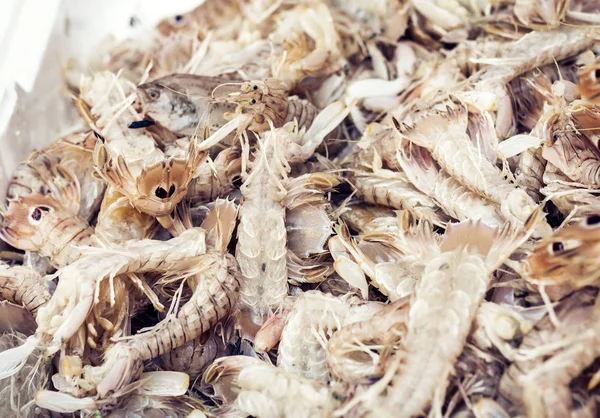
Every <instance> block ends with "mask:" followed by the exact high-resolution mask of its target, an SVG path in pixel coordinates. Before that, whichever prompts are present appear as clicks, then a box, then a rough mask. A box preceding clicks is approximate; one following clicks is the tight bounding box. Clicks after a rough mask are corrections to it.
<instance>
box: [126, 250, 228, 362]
mask: <svg viewBox="0 0 600 418" xmlns="http://www.w3.org/2000/svg"><path fill="white" fill-rule="evenodd" d="M199 264H201V265H202V267H201V268H200V271H201V280H200V281H199V282H198V285H197V287H196V289H195V290H194V293H193V295H192V296H191V298H190V300H189V301H188V302H186V303H185V304H184V305H183V306H182V307H181V310H179V312H177V314H171V316H167V318H166V319H165V320H163V321H161V322H160V323H159V324H158V325H157V326H155V327H154V328H153V329H152V330H151V331H149V332H146V333H141V334H136V335H134V336H133V337H132V338H131V340H129V341H128V342H127V343H125V344H127V345H128V346H129V347H131V348H134V349H135V350H136V351H137V352H138V353H139V355H140V358H141V359H142V360H149V359H152V358H155V357H158V356H159V355H161V354H163V353H167V352H169V351H171V350H173V349H174V348H177V347H180V346H182V345H183V344H185V343H186V342H188V341H191V340H193V339H195V338H197V337H198V336H200V335H201V334H203V333H204V332H206V331H208V330H209V329H211V328H212V327H213V326H214V325H215V324H216V323H217V322H219V321H220V320H221V319H223V318H225V317H226V315H227V314H228V313H229V312H230V310H231V309H232V307H233V306H234V304H235V302H236V293H237V289H238V287H239V281H238V278H237V266H236V264H235V262H234V260H233V257H232V256H225V257H224V256H222V255H221V254H210V253H209V254H207V255H205V256H204V257H202V258H200V260H199ZM119 349H120V348H119ZM115 350H117V348H115Z"/></svg>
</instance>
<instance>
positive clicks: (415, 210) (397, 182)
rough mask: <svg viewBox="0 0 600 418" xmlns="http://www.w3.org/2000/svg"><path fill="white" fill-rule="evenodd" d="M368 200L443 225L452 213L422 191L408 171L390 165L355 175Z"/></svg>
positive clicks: (359, 188)
mask: <svg viewBox="0 0 600 418" xmlns="http://www.w3.org/2000/svg"><path fill="white" fill-rule="evenodd" d="M352 180H353V184H354V186H356V189H357V190H358V192H359V193H360V197H361V198H362V199H363V200H364V201H365V202H367V203H371V204H377V205H382V206H386V207H391V208H394V209H403V210H408V211H410V212H411V213H412V214H413V215H414V216H415V217H417V218H419V219H423V220H428V221H430V222H432V223H434V224H435V225H439V226H443V225H445V224H446V223H447V221H448V217H447V216H446V215H444V213H443V212H442V210H441V209H440V208H439V207H438V205H437V204H436V203H435V201H434V200H433V199H431V198H430V197H429V196H427V195H426V194H424V193H422V192H421V191H419V190H418V189H417V188H416V187H415V186H413V184H412V183H411V182H410V181H409V180H408V178H407V177H406V175H404V174H403V173H399V172H393V171H391V170H386V169H377V170H375V171H374V172H373V173H369V172H364V171H357V172H356V173H355V174H354V177H353V178H352Z"/></svg>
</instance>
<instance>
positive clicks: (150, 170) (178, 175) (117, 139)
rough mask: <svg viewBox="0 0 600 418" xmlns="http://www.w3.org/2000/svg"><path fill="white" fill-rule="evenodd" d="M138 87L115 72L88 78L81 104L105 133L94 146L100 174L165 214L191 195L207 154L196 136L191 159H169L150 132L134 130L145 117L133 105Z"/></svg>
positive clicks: (144, 207)
mask: <svg viewBox="0 0 600 418" xmlns="http://www.w3.org/2000/svg"><path fill="white" fill-rule="evenodd" d="M134 92H135V87H134V86H133V85H131V83H127V82H126V81H125V80H121V79H119V78H117V77H116V76H115V75H113V74H111V73H109V72H103V73H97V74H96V75H95V76H94V77H92V78H84V79H83V81H82V85H81V97H80V103H83V101H85V104H87V105H90V106H91V109H86V107H85V105H82V106H81V109H82V112H83V114H84V117H85V118H86V119H87V120H88V121H90V124H91V125H92V128H93V129H95V130H96V131H99V134H100V135H102V137H103V138H104V143H99V144H98V145H97V146H96V149H95V150H94V166H95V167H96V170H97V172H98V175H99V176H100V177H101V178H102V179H103V180H104V181H105V182H107V183H108V184H109V185H111V186H113V187H114V188H115V189H117V191H119V192H120V193H122V194H123V195H125V196H126V197H127V198H128V199H129V200H130V201H131V202H132V204H133V205H134V207H135V208H136V209H138V210H140V211H141V212H145V213H148V214H150V215H153V216H164V215H166V214H168V213H170V212H171V211H172V210H173V208H174V207H175V205H176V204H177V203H179V201H181V199H183V197H184V196H185V195H186V194H187V187H188V185H189V183H190V182H191V180H192V178H193V177H194V175H195V172H196V171H197V169H198V166H199V165H200V163H201V162H202V160H203V159H204V158H205V157H206V155H207V153H206V152H204V151H201V148H202V146H196V141H195V140H193V141H191V143H190V144H189V146H188V152H187V156H186V158H177V157H170V158H166V155H165V154H164V153H163V152H162V151H161V150H160V149H159V148H158V147H156V144H155V141H154V139H153V138H152V137H151V136H150V134H149V133H148V132H146V131H145V130H144V129H128V126H129V125H130V124H131V123H132V122H135V121H138V120H139V119H140V117H139V115H138V114H137V112H136V111H135V109H134V108H133V106H132V105H131V103H132V102H133V100H134V94H135V93H134ZM142 131H144V132H142ZM219 138H220V137H219ZM207 144H208V143H207V142H205V143H204V146H208V145H207Z"/></svg>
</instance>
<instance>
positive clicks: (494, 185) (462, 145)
mask: <svg viewBox="0 0 600 418" xmlns="http://www.w3.org/2000/svg"><path fill="white" fill-rule="evenodd" d="M448 106H449V107H448V109H447V110H448V113H446V114H444V113H439V112H438V111H436V110H433V109H432V110H430V111H429V115H428V116H425V117H423V118H422V119H420V120H417V121H416V122H415V124H414V125H413V126H412V127H408V126H405V127H401V133H402V134H403V135H406V138H407V139H408V140H410V141H411V142H414V143H415V144H417V145H419V146H422V147H424V148H426V149H427V150H429V151H430V152H431V155H432V156H433V158H434V159H435V160H436V161H437V162H438V163H439V164H440V166H442V168H444V170H446V171H447V172H448V173H449V174H450V175H452V177H454V178H455V179H456V180H458V181H460V182H461V183H462V184H464V185H465V186H467V187H468V188H469V189H471V190H473V191H474V192H476V193H478V194H480V195H481V196H483V197H485V198H487V199H489V200H491V201H492V202H495V203H497V204H498V205H500V208H501V211H502V215H503V216H504V217H505V218H506V219H507V220H510V221H511V222H516V223H521V224H522V223H523V222H524V221H525V220H526V219H527V217H528V216H529V215H530V214H531V213H532V212H533V210H534V209H535V207H536V205H535V202H533V200H532V199H531V198H530V197H529V196H528V195H527V193H525V192H524V191H523V190H521V189H519V188H517V187H516V186H515V185H514V184H512V183H510V182H509V181H508V180H506V178H505V177H504V175H503V174H502V172H501V171H500V170H499V169H498V168H497V167H496V166H494V165H493V164H492V163H491V162H490V161H489V160H487V159H486V158H485V157H484V156H483V155H481V153H480V152H479V151H478V149H477V148H476V147H475V145H474V144H473V143H472V142H471V140H470V138H469V136H468V135H467V134H466V126H467V120H466V117H467V112H466V109H464V108H462V105H460V104H458V103H456V102H455V103H453V104H448ZM450 106H451V107H450ZM461 108H462V110H461ZM450 120H454V122H450ZM426 121H427V122H426ZM441 126H446V127H447V129H445V130H444V129H442V128H441ZM436 127H437V128H436ZM438 129H439V130H438ZM436 130H438V131H437V133H436Z"/></svg>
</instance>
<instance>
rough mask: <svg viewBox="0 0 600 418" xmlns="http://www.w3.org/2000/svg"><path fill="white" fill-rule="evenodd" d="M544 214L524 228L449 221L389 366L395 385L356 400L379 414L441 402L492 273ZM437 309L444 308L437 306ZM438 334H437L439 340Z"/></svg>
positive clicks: (402, 412) (406, 411) (414, 411)
mask: <svg viewBox="0 0 600 418" xmlns="http://www.w3.org/2000/svg"><path fill="white" fill-rule="evenodd" d="M538 216H539V215H537V212H534V215H533V216H532V218H531V219H530V220H529V221H528V222H527V223H526V229H525V230H524V231H522V230H521V231H518V230H515V228H511V227H510V226H509V225H505V226H504V228H503V229H502V230H501V231H498V229H490V228H489V227H486V226H484V225H481V224H478V223H476V222H473V221H467V222H463V223H461V224H458V225H452V226H449V227H448V229H447V230H446V234H445V236H444V240H443V241H442V242H441V244H440V245H439V247H435V246H432V248H431V252H430V258H429V261H428V262H427V264H426V267H425V272H424V274H423V276H422V277H421V280H420V281H419V283H418V285H417V290H416V294H415V299H414V301H413V303H412V304H411V307H410V312H409V318H410V320H409V323H408V332H407V334H406V337H405V340H404V341H403V344H402V347H401V348H400V349H399V350H398V352H397V354H396V357H395V359H394V360H393V361H392V363H393V365H390V366H388V371H389V370H392V371H394V373H393V374H391V373H392V372H389V373H390V374H391V376H389V377H388V378H387V379H389V380H387V381H389V387H388V388H387V389H385V387H384V388H382V389H385V390H386V391H385V393H380V394H379V396H371V397H361V398H355V399H354V400H353V401H352V404H354V405H356V404H357V403H360V402H362V407H361V408H360V409H361V410H363V411H365V412H367V411H368V413H370V414H373V415H374V416H375V415H377V414H378V411H389V410H395V411H397V412H396V413H397V414H399V415H401V416H412V415H417V414H420V413H422V412H423V410H424V409H425V408H427V407H428V406H430V405H432V404H433V407H434V408H440V407H441V402H443V399H444V394H445V392H446V387H447V384H448V377H449V375H450V373H451V372H452V368H453V364H454V362H455V361H456V359H457V358H458V356H459V355H460V353H461V351H462V349H463V347H464V344H465V342H466V339H467V336H468V334H469V330H470V327H471V323H472V321H473V319H474V318H475V314H476V312H477V309H478V308H479V305H480V304H481V302H482V300H483V298H484V296H485V293H486V292H487V290H488V286H489V283H490V276H491V273H492V272H493V271H494V270H495V269H496V268H497V267H499V266H500V264H501V263H502V262H503V261H504V260H505V259H506V258H507V257H508V256H509V255H510V254H511V253H512V252H513V251H514V250H515V249H516V248H517V247H518V246H519V245H521V244H522V243H523V242H525V241H526V239H527V238H528V236H529V234H531V232H532V229H533V228H534V226H535V223H536V222H537V221H538ZM440 286H445V287H447V290H446V291H442V290H441V289H440ZM437 310H439V312H442V311H443V312H444V314H435V313H434V312H433V311H437ZM449 312H453V314H452V315H449ZM432 318H437V320H432ZM432 335H436V336H437V337H435V341H436V343H432V340H431V338H432ZM386 377H387V376H386ZM384 379H385V378H384ZM382 389H380V390H382Z"/></svg>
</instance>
